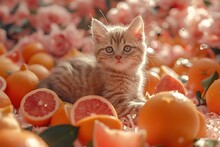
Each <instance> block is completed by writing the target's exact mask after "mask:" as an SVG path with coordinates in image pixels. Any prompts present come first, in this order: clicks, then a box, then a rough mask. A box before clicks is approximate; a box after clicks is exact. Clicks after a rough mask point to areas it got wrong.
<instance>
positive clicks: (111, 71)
mask: <svg viewBox="0 0 220 147" xmlns="http://www.w3.org/2000/svg"><path fill="white" fill-rule="evenodd" d="M91 30H92V36H93V39H94V56H93V55H91V56H82V57H77V58H74V59H71V60H69V61H65V62H63V63H60V64H59V65H58V66H57V67H56V68H54V69H53V71H52V73H51V75H50V76H49V77H48V78H47V79H45V80H44V81H43V82H42V83H41V84H40V87H47V88H50V89H52V90H54V91H55V92H56V93H57V94H58V95H59V96H60V97H61V98H62V99H63V100H64V101H68V102H72V103H73V102H75V101H76V100H77V99H78V98H80V97H82V96H85V95H91V94H96V95H101V96H103V97H105V98H106V99H108V100H109V101H110V102H111V103H112V104H113V106H114V107H115V109H116V111H117V113H118V115H119V117H123V116H126V115H127V114H129V113H130V112H131V111H133V110H138V109H139V108H140V107H141V106H142V105H143V104H144V103H145V98H144V96H143V85H144V82H145V80H144V79H145V77H144V72H143V70H144V67H145V64H146V43H145V35H144V24H143V21H142V19H141V17H137V18H135V19H134V20H133V22H132V23H131V24H130V25H129V26H120V25H117V26H105V25H103V24H102V23H101V22H99V21H98V20H95V19H93V20H92V29H91ZM126 45H129V46H130V47H131V51H129V52H126V51H124V47H125V46H126ZM107 47H110V48H112V49H113V51H112V52H111V53H108V52H107V51H106V48H107ZM119 56H120V59H118V58H116V57H119Z"/></svg>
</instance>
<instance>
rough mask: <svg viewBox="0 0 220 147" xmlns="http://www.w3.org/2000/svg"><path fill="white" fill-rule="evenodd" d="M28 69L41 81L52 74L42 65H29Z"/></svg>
mask: <svg viewBox="0 0 220 147" xmlns="http://www.w3.org/2000/svg"><path fill="white" fill-rule="evenodd" d="M28 69H29V70H30V71H32V72H33V73H35V74H36V76H37V77H38V78H39V80H43V79H45V78H46V77H47V76H49V74H50V72H49V70H48V69H47V68H46V67H44V66H43V65H40V64H32V65H28Z"/></svg>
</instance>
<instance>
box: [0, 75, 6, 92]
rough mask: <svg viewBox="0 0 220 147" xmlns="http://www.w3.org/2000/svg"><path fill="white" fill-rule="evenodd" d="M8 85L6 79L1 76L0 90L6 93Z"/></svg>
mask: <svg viewBox="0 0 220 147" xmlns="http://www.w3.org/2000/svg"><path fill="white" fill-rule="evenodd" d="M6 85H7V83H6V81H5V79H4V78H3V77H2V76H0V90H1V91H5V89H6Z"/></svg>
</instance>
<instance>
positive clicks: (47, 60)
mask: <svg viewBox="0 0 220 147" xmlns="http://www.w3.org/2000/svg"><path fill="white" fill-rule="evenodd" d="M28 64H29V65H31V64H41V65H43V66H44V67H46V68H47V69H48V70H51V68H52V67H54V65H55V60H54V58H53V56H52V55H50V54H48V53H37V54H34V55H33V56H32V57H31V58H30V60H28Z"/></svg>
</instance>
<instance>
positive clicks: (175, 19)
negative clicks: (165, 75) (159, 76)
mask: <svg viewBox="0 0 220 147" xmlns="http://www.w3.org/2000/svg"><path fill="white" fill-rule="evenodd" d="M137 15H141V16H142V17H143V19H144V21H145V25H146V34H147V41H148V42H149V45H150V46H151V47H153V48H154V49H155V50H156V51H157V55H158V56H162V57H165V56H166V55H165V54H164V53H166V54H168V55H169V54H173V51H174V50H175V49H174V48H177V46H176V45H181V46H178V49H179V50H180V48H181V47H182V48H183V50H194V49H195V46H196V47H197V48H199V46H200V45H201V44H202V45H203V46H204V44H205V45H206V48H220V33H219V29H220V25H219V24H220V21H219V20H220V19H219V18H220V1H219V0H184V1H176V0H138V1H136V0H125V1H122V2H119V3H118V4H117V5H116V7H115V8H112V9H110V11H108V13H107V18H108V19H109V20H110V21H111V22H112V23H118V22H120V23H124V24H127V23H129V22H130V21H131V20H132V19H133V18H134V17H135V16H137ZM202 49H204V47H203V48H202ZM184 52H185V51H179V52H177V53H175V56H176V57H180V56H183V55H185V53H184ZM189 54H190V52H188V55H189ZM191 54H193V53H191ZM167 59H168V58H167ZM175 59H176V58H175ZM175 59H172V60H175ZM166 62H169V61H167V60H166ZM170 64H171V61H170V62H169V63H167V65H170Z"/></svg>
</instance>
